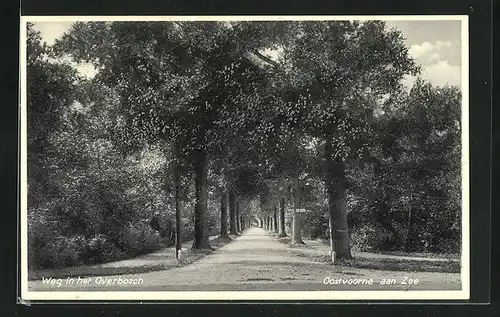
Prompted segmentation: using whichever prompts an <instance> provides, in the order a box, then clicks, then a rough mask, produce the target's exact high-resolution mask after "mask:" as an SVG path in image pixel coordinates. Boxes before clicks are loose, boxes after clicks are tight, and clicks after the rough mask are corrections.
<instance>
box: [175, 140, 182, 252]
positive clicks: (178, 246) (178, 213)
mask: <svg viewBox="0 0 500 317" xmlns="http://www.w3.org/2000/svg"><path fill="white" fill-rule="evenodd" d="M177 153H178V149H176V154H177ZM175 160H178V155H176V157H175ZM174 164H175V165H174V183H175V185H174V186H175V258H176V259H179V258H180V251H181V249H182V245H181V204H180V200H181V198H180V190H181V175H180V170H179V162H177V161H175V163H174Z"/></svg>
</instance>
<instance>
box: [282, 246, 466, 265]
mask: <svg viewBox="0 0 500 317" xmlns="http://www.w3.org/2000/svg"><path fill="white" fill-rule="evenodd" d="M278 241H280V242H281V243H284V244H287V245H290V242H291V239H290V238H289V237H285V238H280V239H278ZM311 251H312V252H311ZM315 251H316V252H315ZM317 251H319V252H317ZM290 252H291V253H292V254H293V255H296V256H300V257H306V258H309V259H311V260H313V261H315V262H322V263H328V264H331V257H330V256H329V255H326V254H324V252H323V250H315V248H312V247H310V246H308V245H306V246H305V247H304V246H301V247H299V248H296V247H290ZM401 255H402V256H404V255H405V254H404V253H402V254H401ZM335 265H336V266H341V267H351V268H360V269H371V270H384V271H400V272H441V273H460V270H461V265H460V262H458V261H453V260H449V261H439V262H437V261H426V260H419V261H416V260H411V259H404V258H401V259H392V258H391V259H384V258H364V257H357V258H354V259H338V260H337V261H336V263H335Z"/></svg>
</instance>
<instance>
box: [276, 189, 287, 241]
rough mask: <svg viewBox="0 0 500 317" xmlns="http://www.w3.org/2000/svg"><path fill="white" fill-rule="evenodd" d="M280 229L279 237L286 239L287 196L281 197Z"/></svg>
mask: <svg viewBox="0 0 500 317" xmlns="http://www.w3.org/2000/svg"><path fill="white" fill-rule="evenodd" d="M279 223H280V229H279V234H278V236H279V237H280V238H283V237H286V236H287V235H286V228H285V196H284V195H283V196H282V197H281V201H280V221H279Z"/></svg>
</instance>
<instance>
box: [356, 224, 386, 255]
mask: <svg viewBox="0 0 500 317" xmlns="http://www.w3.org/2000/svg"><path fill="white" fill-rule="evenodd" d="M391 238H392V235H391V233H390V232H388V231H387V230H385V229H384V228H381V227H379V226H374V225H371V226H368V225H366V226H362V227H360V228H358V229H356V230H354V231H353V233H352V234H351V245H352V248H353V249H354V250H358V251H380V250H383V249H384V245H386V244H387V241H388V240H390V239H391Z"/></svg>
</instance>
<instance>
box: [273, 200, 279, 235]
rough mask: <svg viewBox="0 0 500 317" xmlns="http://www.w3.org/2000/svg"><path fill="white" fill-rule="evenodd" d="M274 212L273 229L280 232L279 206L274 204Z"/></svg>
mask: <svg viewBox="0 0 500 317" xmlns="http://www.w3.org/2000/svg"><path fill="white" fill-rule="evenodd" d="M273 209H274V212H273V231H274V233H278V206H276V205H274V208H273Z"/></svg>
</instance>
